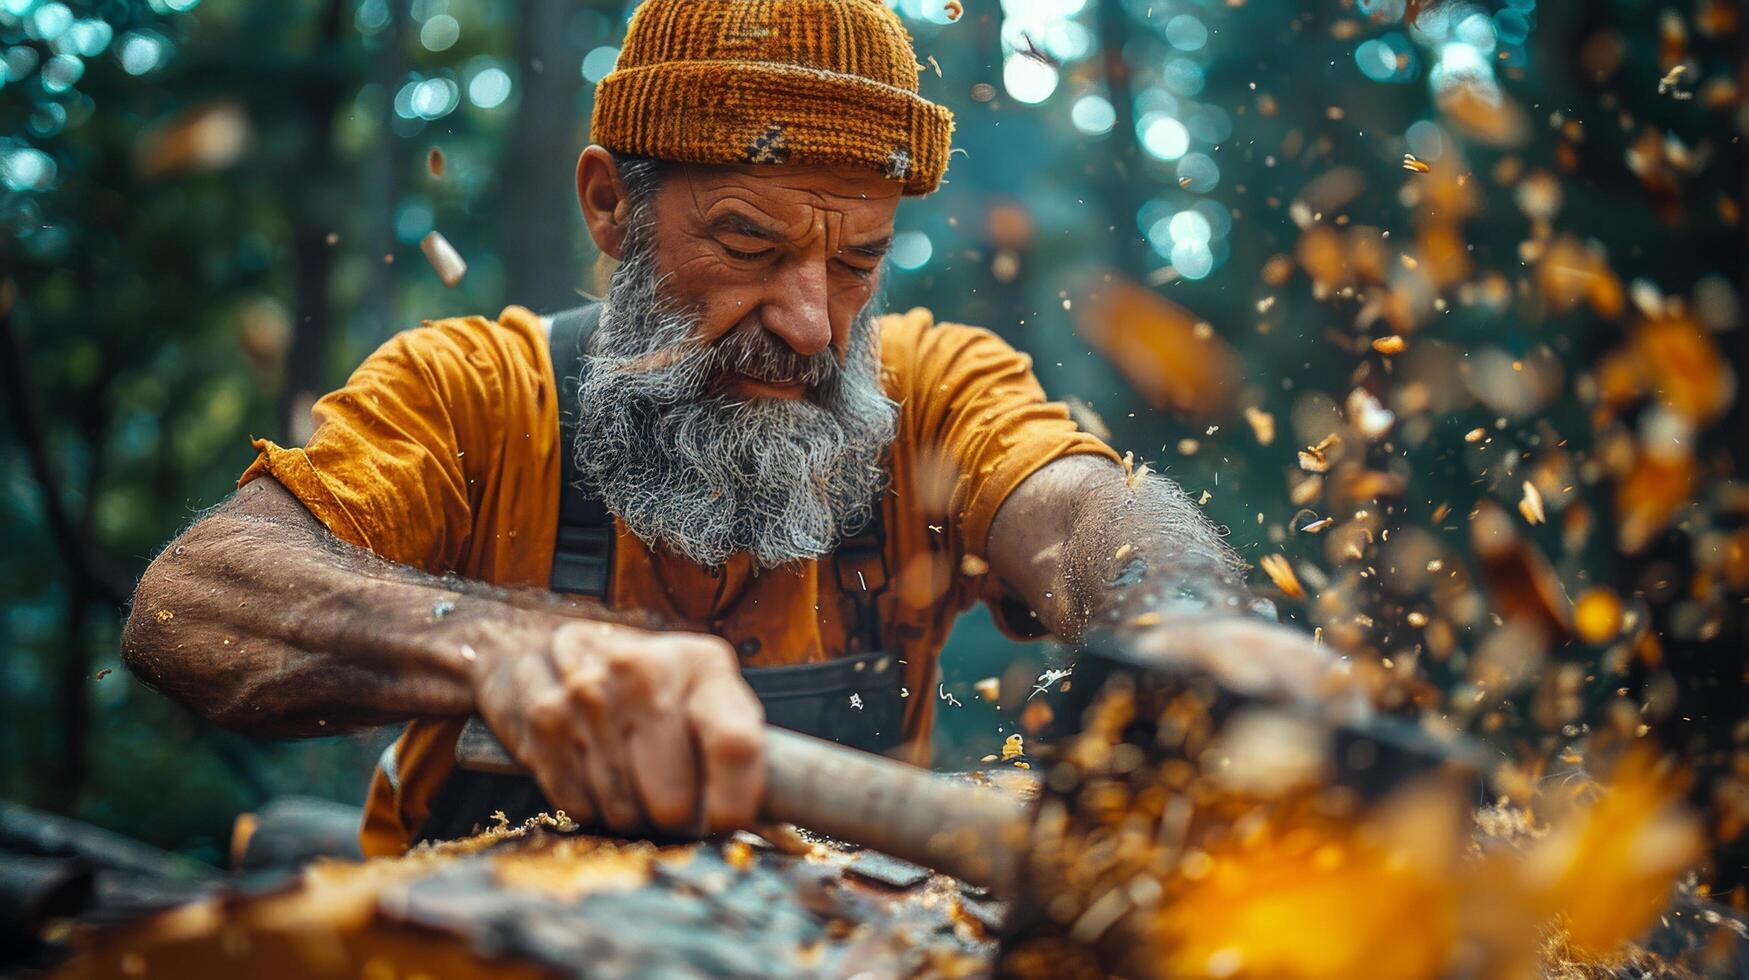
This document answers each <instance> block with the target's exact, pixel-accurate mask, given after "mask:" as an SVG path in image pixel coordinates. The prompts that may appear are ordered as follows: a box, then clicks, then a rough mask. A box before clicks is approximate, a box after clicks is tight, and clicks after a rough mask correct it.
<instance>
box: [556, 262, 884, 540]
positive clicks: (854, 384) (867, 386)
mask: <svg viewBox="0 0 1749 980" xmlns="http://www.w3.org/2000/svg"><path fill="white" fill-rule="evenodd" d="M649 238H650V236H649V235H648V234H647V233H639V234H634V236H633V238H632V240H629V241H628V243H627V249H626V251H625V254H624V259H623V261H622V262H621V264H620V267H619V268H618V269H617V270H616V271H615V272H614V275H613V280H612V283H611V285H610V287H609V290H608V298H607V308H606V309H605V310H604V311H603V315H602V319H601V326H600V327H599V328H598V329H597V332H596V335H595V340H594V342H593V343H592V345H591V350H590V352H589V353H588V355H587V356H586V364H587V372H586V376H585V378H584V382H583V385H582V387H581V389H580V392H579V397H578V411H579V424H578V426H577V441H576V445H575V446H574V449H573V451H574V452H575V453H576V459H577V469H578V471H579V472H580V473H581V474H582V475H583V479H584V482H585V484H586V485H587V486H590V487H591V488H592V489H594V490H595V491H596V492H598V493H599V494H600V495H601V498H602V501H603V503H605V504H606V506H607V509H608V510H609V511H611V512H612V513H613V514H614V515H615V516H617V517H618V518H619V519H620V520H622V521H624V522H625V523H626V526H627V527H628V528H629V529H630V530H631V532H632V533H633V534H635V535H637V536H638V538H639V539H641V540H642V541H643V542H644V543H645V544H647V545H649V546H650V547H651V548H653V549H654V548H664V549H667V550H669V551H672V552H674V553H676V554H679V555H682V556H685V557H686V558H688V559H690V560H692V561H693V562H696V563H697V564H700V565H706V566H712V565H721V564H723V563H724V562H726V561H727V560H728V559H729V558H730V557H731V556H732V555H735V554H737V553H742V552H745V553H746V554H747V555H749V556H750V557H751V558H752V560H753V563H754V565H755V566H756V567H759V568H775V567H777V566H779V565H783V564H786V563H789V562H795V561H803V560H807V559H812V558H818V557H820V556H822V555H825V554H828V553H830V552H831V551H833V550H834V549H835V548H836V547H837V546H838V543H839V542H840V541H842V540H843V539H844V538H845V537H847V536H849V535H853V534H855V533H857V532H858V531H859V530H861V529H862V528H863V527H864V526H866V525H867V523H868V522H869V520H870V518H871V517H872V516H873V514H874V508H875V507H876V506H877V505H878V503H879V499H880V494H881V492H882V491H883V490H884V489H885V488H886V485H887V467H886V454H887V450H888V448H889V447H890V446H891V445H892V442H893V436H894V431H895V424H896V420H897V418H898V409H899V406H898V405H897V404H895V403H894V402H893V401H892V400H891V399H889V398H888V397H887V395H886V391H885V390H884V388H883V387H882V385H881V381H880V351H879V347H880V331H879V327H878V326H877V325H876V324H875V322H874V318H875V315H876V309H877V307H878V303H876V302H874V301H871V302H870V303H869V304H868V306H866V307H864V308H863V310H862V311H861V312H860V313H858V314H857V317H856V320H855V323H854V324H853V326H852V328H851V334H850V342H849V345H848V353H847V356H846V358H845V360H844V363H843V364H842V365H841V364H840V363H839V362H838V360H837V358H836V357H835V355H834V352H833V351H832V350H830V349H829V350H826V351H823V352H821V353H820V354H817V355H814V356H813V357H803V356H801V355H799V354H797V353H796V352H795V351H794V350H793V349H791V348H790V347H789V346H788V345H787V344H785V343H784V342H783V341H782V340H780V339H779V338H777V337H776V336H775V335H773V334H771V333H769V332H767V331H765V330H764V329H762V328H758V329H754V328H751V327H749V326H747V325H742V326H737V327H736V328H735V329H734V330H733V331H731V332H730V333H728V334H725V335H723V336H722V337H720V338H718V339H717V340H716V341H715V342H713V343H711V344H708V345H705V344H700V343H698V342H697V340H696V339H695V338H696V335H697V330H698V317H697V315H696V314H694V313H691V312H689V311H686V310H683V309H681V308H680V307H679V306H678V305H677V304H676V303H674V302H673V301H672V300H671V299H670V298H669V297H668V296H667V295H666V293H665V291H664V290H663V288H662V281H661V277H659V276H658V275H657V273H656V270H655V262H654V257H653V254H652V251H651V247H650V243H649ZM737 371H739V372H742V373H744V374H747V375H749V376H751V377H754V378H762V379H767V380H774V381H781V380H786V379H792V378H793V379H797V380H802V381H805V382H806V383H807V385H808V391H807V395H806V396H805V397H804V398H802V399H800V400H796V401H787V400H783V399H776V398H756V399H750V400H740V399H735V398H730V397H727V396H725V395H723V394H721V393H720V392H721V386H722V385H723V383H724V382H725V381H726V380H727V379H729V378H730V377H732V375H733V374H734V373H735V372H737Z"/></svg>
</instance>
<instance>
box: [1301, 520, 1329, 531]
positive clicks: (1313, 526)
mask: <svg viewBox="0 0 1749 980" xmlns="http://www.w3.org/2000/svg"><path fill="white" fill-rule="evenodd" d="M1334 523H1336V518H1334V517H1323V518H1319V519H1318V520H1315V521H1313V522H1312V523H1310V524H1307V525H1306V526H1305V527H1302V528H1300V532H1301V533H1303V534H1319V533H1321V532H1323V531H1324V529H1325V528H1328V527H1329V526H1330V525H1332V524H1334Z"/></svg>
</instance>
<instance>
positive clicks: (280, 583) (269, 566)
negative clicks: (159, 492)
mask: <svg viewBox="0 0 1749 980" xmlns="http://www.w3.org/2000/svg"><path fill="white" fill-rule="evenodd" d="M507 598H508V596H507V594H506V593H503V592H501V591H499V590H493V589H490V588H487V587H485V586H480V585H478V584H477V583H465V582H462V581H459V580H455V579H441V578H436V577H434V576H430V575H426V574H424V573H422V572H419V571H417V570H415V569H413V568H409V567H407V566H405V565H398V564H395V563H393V562H389V561H385V560H383V559H382V558H379V557H377V556H375V555H373V554H371V553H370V552H367V551H364V550H362V549H359V548H354V547H351V546H349V545H347V544H345V543H343V542H341V541H340V540H338V539H337V538H335V537H334V536H333V535H331V534H329V533H328V531H327V529H326V528H324V527H323V526H322V525H321V524H320V523H319V522H317V521H316V519H315V518H314V517H312V516H311V515H310V513H309V512H308V511H306V510H305V509H304V507H303V505H302V504H300V503H299V502H298V501H297V499H296V498H294V497H293V496H292V495H291V494H290V493H288V492H287V491H286V490H285V488H284V487H282V486H280V485H279V483H278V482H276V481H274V480H273V479H272V478H271V477H269V478H263V479H259V480H255V481H254V482H251V483H249V484H247V485H245V486H244V487H243V488H242V489H240V490H238V491H237V493H236V494H235V495H234V496H232V497H231V498H230V499H229V500H227V501H226V502H225V503H223V504H221V505H220V506H219V507H217V508H216V509H214V510H213V511H212V512H211V513H209V514H207V515H206V516H205V517H203V518H202V519H201V520H199V521H197V522H196V523H195V524H194V525H192V526H191V527H189V528H188V530H187V531H185V532H183V534H182V535H181V536H180V537H178V538H177V539H176V540H175V541H172V542H171V543H170V545H169V546H168V547H167V548H165V549H164V551H163V553H162V554H160V555H159V556H158V558H157V560H156V561H154V562H152V564H151V566H150V567H149V568H147V569H146V574H145V576H144V577H143V578H142V579H141V580H140V584H139V588H138V590H137V591H136V593H135V595H134V606H133V611H132V612H131V613H130V615H129V616H128V622H127V626H126V628H125V629H124V630H123V632H122V656H123V657H124V659H125V660H126V662H127V665H128V667H129V668H131V669H132V670H133V671H134V673H135V674H137V675H139V677H140V678H141V679H143V680H144V681H145V682H146V683H148V684H150V685H152V686H153V687H155V688H157V689H158V690H160V691H162V692H163V693H164V694H166V695H168V696H170V697H171V698H173V699H175V700H176V701H178V702H180V703H181V704H182V705H183V706H184V707H187V708H188V709H190V710H192V711H194V712H195V713H196V714H199V715H201V716H203V717H205V718H208V719H210V720H212V721H214V722H217V723H219V724H221V725H224V726H226V727H228V728H233V729H236V730H238V731H243V732H247V733H251V734H257V735H275V736H307V735H318V734H332V733H334V732H336V731H344V730H346V729H348V728H356V727H362V726H367V725H377V724H383V723H386V722H391V721H402V720H405V719H407V718H412V717H416V716H442V715H462V714H466V713H467V712H469V711H470V710H472V708H473V702H474V699H473V691H472V689H471V687H470V684H469V672H470V665H469V662H468V659H467V655H466V651H467V650H476V651H477V650H479V649H482V648H487V647H489V646H492V645H493V644H494V643H501V642H503V640H504V639H506V637H503V636H502V635H501V632H502V631H503V630H505V629H507V628H509V629H512V630H514V629H515V626H514V622H513V620H514V617H512V616H511V615H510V613H511V610H512V607H511V606H510V605H508V603H507V601H506V600H507ZM550 628H551V627H550V626H549V627H548V629H550ZM531 639H532V636H531Z"/></svg>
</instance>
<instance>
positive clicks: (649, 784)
mask: <svg viewBox="0 0 1749 980" xmlns="http://www.w3.org/2000/svg"><path fill="white" fill-rule="evenodd" d="M626 762H627V765H628V766H629V769H630V773H631V781H632V789H633V791H634V792H635V793H636V794H637V801H638V804H639V806H640V807H641V808H642V809H643V812H644V816H645V817H646V818H647V819H648V820H649V822H650V824H651V825H652V826H655V827H658V828H660V829H662V830H665V831H668V832H669V833H676V834H678V833H684V832H686V831H687V830H688V829H690V828H693V827H696V826H697V821H698V808H699V802H700V794H699V774H698V759H697V756H696V754H695V751H694V749H693V745H692V733H691V732H689V731H688V730H687V719H686V718H684V717H683V716H681V715H680V714H679V712H677V711H665V712H658V713H656V714H652V715H650V716H648V717H646V718H644V719H642V720H639V721H636V722H634V723H633V725H632V728H631V731H630V732H629V733H627V735H626Z"/></svg>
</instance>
